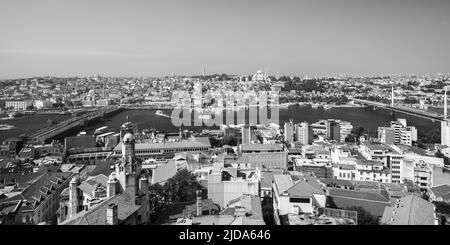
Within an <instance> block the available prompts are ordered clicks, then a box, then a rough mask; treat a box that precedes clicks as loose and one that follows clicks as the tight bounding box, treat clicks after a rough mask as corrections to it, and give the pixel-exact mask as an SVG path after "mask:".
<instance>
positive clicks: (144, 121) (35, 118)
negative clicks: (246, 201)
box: [0, 105, 440, 141]
mask: <svg viewBox="0 0 450 245" xmlns="http://www.w3.org/2000/svg"><path fill="white" fill-rule="evenodd" d="M161 111H162V112H163V113H164V114H165V115H171V114H172V110H161ZM247 115H248V114H247ZM6 117H7V116H6V115H0V118H2V119H0V123H1V124H8V125H13V126H15V129H11V130H2V131H0V141H3V140H5V139H7V138H9V137H13V136H19V135H21V134H28V133H31V132H33V131H36V130H38V129H40V128H43V127H45V126H46V125H47V120H49V119H51V120H53V121H54V122H59V121H62V120H65V119H67V118H69V117H70V115H37V114H36V115H25V116H22V117H19V118H13V119H6ZM192 117H193V115H192ZM395 117H397V118H405V119H406V120H407V123H408V125H413V126H416V127H417V128H418V130H424V131H425V132H426V131H429V130H431V129H434V128H436V129H439V128H440V124H439V122H432V121H431V120H428V119H424V118H419V117H414V116H410V115H406V114H401V113H396V114H395ZM235 118H237V116H236V115H235ZM331 118H333V119H341V120H345V121H349V122H351V123H352V125H353V127H358V126H361V127H363V128H364V129H366V132H367V131H370V132H371V134H374V133H375V132H376V131H377V129H378V127H379V126H389V123H390V121H391V120H393V119H394V117H393V116H392V115H391V112H390V111H388V110H385V109H380V108H377V109H376V110H373V109H372V108H369V107H353V108H352V107H335V108H331V109H327V110H325V109H323V108H322V107H319V108H313V107H311V106H308V105H306V106H299V105H293V106H290V107H288V108H282V109H280V110H279V124H280V125H281V126H283V124H284V122H286V121H289V120H290V119H292V120H293V121H294V122H295V123H297V122H303V121H307V122H309V123H314V122H317V121H319V120H321V119H331ZM195 120H196V121H197V122H199V121H201V119H199V118H196V119H195ZM127 121H131V122H133V123H136V124H137V126H138V128H139V129H140V130H142V129H151V128H154V129H156V130H159V131H168V132H169V131H177V130H178V129H179V127H177V126H175V125H174V124H173V123H172V119H171V118H170V117H165V116H158V115H156V110H153V109H145V110H125V111H123V112H120V113H118V114H116V115H114V116H112V117H109V118H107V119H105V120H103V121H101V122H98V123H96V124H93V125H91V126H89V127H87V128H85V130H86V131H87V132H88V133H92V132H93V131H94V130H95V129H96V128H99V127H102V126H108V128H109V130H110V131H116V132H117V131H118V130H119V128H120V126H121V125H122V124H123V123H125V122H127ZM236 123H238V122H237V121H236ZM191 125H194V122H192V124H191ZM204 128H210V129H217V128H218V126H213V127H206V126H205V125H203V126H182V127H181V129H183V130H184V129H187V130H194V131H197V130H201V129H204Z"/></svg>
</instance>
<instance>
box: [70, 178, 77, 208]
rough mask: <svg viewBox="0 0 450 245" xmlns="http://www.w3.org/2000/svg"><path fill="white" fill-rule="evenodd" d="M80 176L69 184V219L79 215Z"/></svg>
mask: <svg viewBox="0 0 450 245" xmlns="http://www.w3.org/2000/svg"><path fill="white" fill-rule="evenodd" d="M77 186H78V176H77V175H75V176H74V177H73V178H72V180H70V183H69V217H72V216H74V215H75V214H77V213H78V188H77Z"/></svg>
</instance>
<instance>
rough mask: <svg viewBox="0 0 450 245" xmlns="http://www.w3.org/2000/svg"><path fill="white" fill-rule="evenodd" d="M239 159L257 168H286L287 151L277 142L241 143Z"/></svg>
mask: <svg viewBox="0 0 450 245" xmlns="http://www.w3.org/2000/svg"><path fill="white" fill-rule="evenodd" d="M240 152H241V160H242V161H245V162H248V163H250V164H251V165H252V166H253V167H255V168H259V169H261V170H262V169H271V168H281V169H287V162H288V153H287V152H286V151H285V149H284V148H283V146H281V145H279V144H250V145H241V149H240Z"/></svg>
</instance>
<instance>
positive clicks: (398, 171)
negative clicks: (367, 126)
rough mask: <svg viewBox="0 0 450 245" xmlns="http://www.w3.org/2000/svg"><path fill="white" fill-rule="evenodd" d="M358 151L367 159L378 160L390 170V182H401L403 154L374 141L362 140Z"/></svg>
mask: <svg viewBox="0 0 450 245" xmlns="http://www.w3.org/2000/svg"><path fill="white" fill-rule="evenodd" d="M358 150H359V152H360V153H361V155H362V156H363V157H364V158H365V159H367V160H378V161H381V162H382V163H383V166H384V167H387V168H389V169H390V170H391V174H392V182H394V183H402V182H403V155H402V154H400V153H399V152H397V151H396V150H395V149H393V148H392V147H390V146H388V145H385V144H381V143H375V142H368V141H365V142H362V143H361V144H360V146H359V149H358Z"/></svg>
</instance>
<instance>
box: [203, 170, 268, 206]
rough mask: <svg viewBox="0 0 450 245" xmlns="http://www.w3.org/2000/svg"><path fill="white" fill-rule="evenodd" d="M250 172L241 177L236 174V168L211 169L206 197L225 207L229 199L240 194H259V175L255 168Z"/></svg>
mask: <svg viewBox="0 0 450 245" xmlns="http://www.w3.org/2000/svg"><path fill="white" fill-rule="evenodd" d="M247 170H248V169H247ZM251 172H252V173H250V174H245V177H242V176H238V169H237V168H224V169H220V170H213V172H212V173H211V174H210V175H209V176H208V198H209V199H212V200H213V202H214V203H217V204H219V205H220V206H221V207H223V208H226V207H227V206H228V204H229V202H230V201H231V200H233V199H236V198H238V197H241V196H242V195H245V194H248V195H254V196H259V181H260V180H261V175H260V172H259V170H257V169H254V170H253V171H251Z"/></svg>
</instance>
